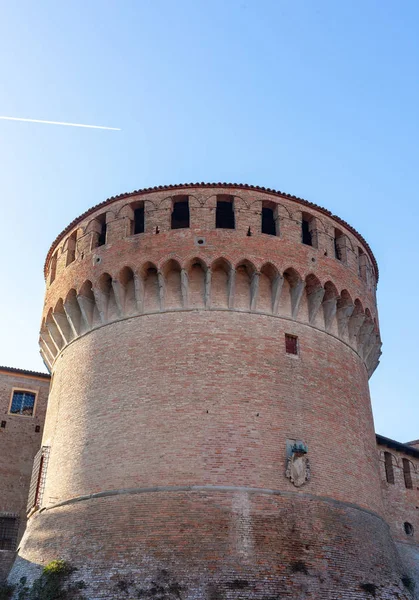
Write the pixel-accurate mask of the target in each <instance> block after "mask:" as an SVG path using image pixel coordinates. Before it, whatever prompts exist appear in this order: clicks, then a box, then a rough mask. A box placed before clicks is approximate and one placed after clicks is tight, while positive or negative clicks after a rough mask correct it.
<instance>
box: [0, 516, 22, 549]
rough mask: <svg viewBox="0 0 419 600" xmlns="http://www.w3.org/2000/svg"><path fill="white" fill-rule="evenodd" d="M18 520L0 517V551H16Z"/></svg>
mask: <svg viewBox="0 0 419 600" xmlns="http://www.w3.org/2000/svg"><path fill="white" fill-rule="evenodd" d="M18 531H19V519H18V518H17V517H9V516H7V517H1V516H0V550H12V551H14V550H16V544H17V534H18Z"/></svg>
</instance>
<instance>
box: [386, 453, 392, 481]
mask: <svg viewBox="0 0 419 600" xmlns="http://www.w3.org/2000/svg"><path fill="white" fill-rule="evenodd" d="M384 467H385V470H386V481H387V483H392V484H394V469H393V457H392V456H391V454H390V452H384Z"/></svg>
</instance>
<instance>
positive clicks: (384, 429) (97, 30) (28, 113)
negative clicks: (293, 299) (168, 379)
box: [0, 0, 419, 441]
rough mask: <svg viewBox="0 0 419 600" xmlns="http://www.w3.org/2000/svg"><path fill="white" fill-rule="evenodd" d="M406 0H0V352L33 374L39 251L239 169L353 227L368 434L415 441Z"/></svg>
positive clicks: (413, 116)
mask: <svg viewBox="0 0 419 600" xmlns="http://www.w3.org/2000/svg"><path fill="white" fill-rule="evenodd" d="M418 19H419V5H418V4H417V2H414V1H410V0H405V1H404V2H395V1H391V2H390V1H386V0H376V1H374V0H362V1H361V0H353V1H352V2H336V0H333V1H330V2H329V1H312V0H302V1H299V0H293V1H292V2H291V1H290V0H287V1H283V0H275V1H271V0H259V1H256V0H238V1H236V0H227V1H226V0H211V1H210V0H177V1H175V0H152V1H147V0H135V1H130V0H124V1H123V2H117V1H115V2H107V1H105V0H101V1H100V2H99V1H95V0H89V2H82V1H79V0H72V2H69V3H64V2H52V1H51V2H49V1H43V0H40V1H39V2H33V1H19V0H18V1H17V2H12V1H8V0H5V1H4V2H2V17H1V20H0V80H1V82H2V85H1V87H0V115H9V116H20V117H31V118H37V119H48V120H57V121H71V122H76V123H91V124H98V125H108V126H113V127H121V128H122V131H120V132H116V131H99V130H90V129H78V128H69V127H58V126H50V125H36V124H31V123H16V122H7V121H0V164H1V171H0V173H1V176H0V202H1V216H2V219H1V222H2V228H1V231H2V234H1V236H0V257H1V275H2V293H1V294H0V323H1V329H0V330H1V336H0V364H3V365H9V366H17V367H22V368H29V369H36V370H43V364H42V362H41V359H40V357H39V354H38V344H37V340H38V330H39V323H40V315H41V310H42V302H43V294H44V282H43V276H42V268H43V262H44V258H45V254H46V252H47V250H48V248H49V246H50V244H51V242H52V241H53V239H54V238H55V237H56V235H57V234H58V233H59V232H60V231H61V230H62V229H63V228H64V227H65V226H66V225H67V224H68V223H69V222H70V221H71V220H72V219H73V218H74V217H76V216H78V215H79V214H80V213H82V212H83V211H84V210H86V209H87V208H88V207H90V206H92V205H94V204H96V203H98V202H100V201H102V200H104V199H105V198H107V197H109V196H112V195H114V194H118V193H121V192H124V191H131V190H133V189H138V188H141V187H146V186H153V185H160V184H168V183H182V182H191V181H231V182H246V183H251V184H255V185H262V186H266V187H272V188H275V189H280V190H283V191H285V192H288V193H291V194H295V195H298V196H301V197H303V198H306V199H308V200H310V201H312V202H316V203H317V204H320V205H322V206H325V207H326V208H328V209H330V210H331V211H333V212H334V213H336V214H338V215H339V216H341V217H342V218H343V219H345V220H347V221H348V222H349V223H351V224H352V225H353V226H354V227H355V228H356V229H357V230H358V231H360V232H361V233H362V234H363V235H364V237H365V238H366V239H367V240H368V242H369V243H370V245H371V247H372V249H373V251H374V253H375V255H376V257H377V260H378V263H379V266H380V282H379V286H378V301H379V310H380V322H381V333H382V338H383V344H384V345H383V356H382V359H381V364H380V366H379V368H378V369H377V371H376V373H375V374H374V375H373V377H372V379H371V395H372V400H373V408H374V417H375V422H376V429H377V431H378V432H379V433H381V434H383V435H386V436H388V437H393V438H396V439H398V440H400V441H408V440H410V439H415V438H419V408H418V401H417V399H418V383H419V381H418V379H419V376H418V372H419V368H418V343H417V340H418V339H419V325H418V319H417V311H416V307H417V304H418V297H419V284H418V277H417V275H416V269H417V263H418V258H419V253H418V246H417V237H418V233H417V232H418V231H419V229H418V220H419V208H418V198H417V171H418V158H419V156H418V134H419V121H418V106H419V68H418V65H419V40H418V36H417V25H418Z"/></svg>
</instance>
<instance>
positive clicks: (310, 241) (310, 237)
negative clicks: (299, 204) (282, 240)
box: [301, 213, 317, 248]
mask: <svg viewBox="0 0 419 600" xmlns="http://www.w3.org/2000/svg"><path fill="white" fill-rule="evenodd" d="M301 241H302V243H303V244H305V245H306V246H313V248H317V229H316V219H315V218H314V217H312V216H311V215H309V214H308V213H301Z"/></svg>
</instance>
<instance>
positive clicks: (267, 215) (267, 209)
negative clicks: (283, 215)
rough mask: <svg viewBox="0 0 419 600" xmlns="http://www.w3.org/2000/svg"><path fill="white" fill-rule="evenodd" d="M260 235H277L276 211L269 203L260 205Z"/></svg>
mask: <svg viewBox="0 0 419 600" xmlns="http://www.w3.org/2000/svg"><path fill="white" fill-rule="evenodd" d="M262 233H266V234H267V235H278V233H279V232H278V231H277V210H276V207H275V206H274V205H272V204H271V203H265V202H264V203H263V204H262Z"/></svg>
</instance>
